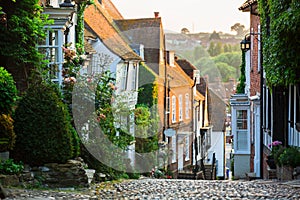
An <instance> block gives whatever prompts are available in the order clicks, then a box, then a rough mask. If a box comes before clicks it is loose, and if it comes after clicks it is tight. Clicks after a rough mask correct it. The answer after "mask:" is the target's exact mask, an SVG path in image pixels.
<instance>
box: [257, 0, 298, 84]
mask: <svg viewBox="0 0 300 200" xmlns="http://www.w3.org/2000/svg"><path fill="white" fill-rule="evenodd" d="M258 6H259V12H260V18H261V26H262V39H263V55H264V59H263V65H264V69H265V71H266V78H267V82H268V84H269V85H270V86H286V85H288V84H296V83H299V82H300V78H299V77H300V56H299V53H300V34H299V32H300V2H299V1H295V0H258Z"/></svg>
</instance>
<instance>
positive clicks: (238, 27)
mask: <svg viewBox="0 0 300 200" xmlns="http://www.w3.org/2000/svg"><path fill="white" fill-rule="evenodd" d="M244 30H245V26H244V25H242V24H240V23H235V24H234V25H233V26H231V31H236V35H237V36H243V35H244Z"/></svg>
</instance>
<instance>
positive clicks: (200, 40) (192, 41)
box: [165, 32, 242, 51]
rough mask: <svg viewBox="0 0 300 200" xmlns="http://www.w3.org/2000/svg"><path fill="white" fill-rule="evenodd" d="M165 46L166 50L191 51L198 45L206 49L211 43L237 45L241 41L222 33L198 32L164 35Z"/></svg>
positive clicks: (168, 33)
mask: <svg viewBox="0 0 300 200" xmlns="http://www.w3.org/2000/svg"><path fill="white" fill-rule="evenodd" d="M165 35H166V46H167V49H168V50H175V51H176V50H179V51H182V50H191V49H193V48H195V47H197V46H199V45H201V46H202V47H203V48H205V49H206V48H208V46H209V45H210V43H211V42H214V43H218V42H221V43H222V44H230V45H232V46H233V45H237V44H239V43H240V41H241V40H242V38H241V37H238V36H236V35H233V34H229V33H223V32H218V33H217V32H213V33H207V32H200V33H170V32H167V33H165Z"/></svg>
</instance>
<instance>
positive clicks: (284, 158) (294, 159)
mask: <svg viewBox="0 0 300 200" xmlns="http://www.w3.org/2000/svg"><path fill="white" fill-rule="evenodd" d="M279 162H280V164H281V165H287V166H291V167H297V166H300V149H299V148H298V147H292V146H291V147H287V148H285V149H284V150H283V152H282V153H281V154H280V156H279Z"/></svg>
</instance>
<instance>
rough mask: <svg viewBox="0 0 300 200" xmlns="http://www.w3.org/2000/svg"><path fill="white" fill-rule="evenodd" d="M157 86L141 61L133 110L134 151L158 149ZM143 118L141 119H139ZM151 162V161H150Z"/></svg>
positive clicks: (153, 77) (151, 74) (154, 79)
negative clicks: (136, 97) (134, 129)
mask: <svg viewBox="0 0 300 200" xmlns="http://www.w3.org/2000/svg"><path fill="white" fill-rule="evenodd" d="M157 101H158V87H157V83H156V77H155V75H154V73H153V72H152V71H151V70H149V68H148V67H147V66H145V65H144V64H143V63H141V64H140V67H139V93H138V105H137V108H136V110H135V117H136V125H138V126H137V128H136V134H137V135H141V134H142V135H144V137H136V138H135V139H136V151H137V152H139V153H146V152H152V151H156V150H157V149H158V124H159V115H158V110H157V109H158V108H157ZM141 119H143V120H141ZM152 164H153V163H152Z"/></svg>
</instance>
